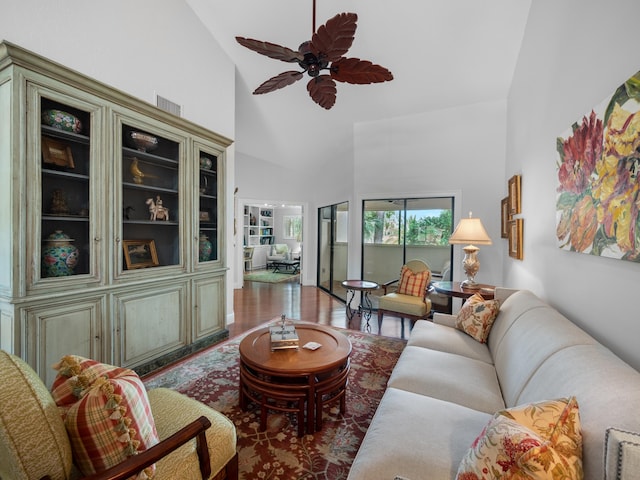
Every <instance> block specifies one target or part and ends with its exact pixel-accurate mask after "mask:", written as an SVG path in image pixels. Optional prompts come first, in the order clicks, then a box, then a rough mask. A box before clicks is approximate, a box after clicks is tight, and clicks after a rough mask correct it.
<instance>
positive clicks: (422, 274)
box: [378, 260, 431, 331]
mask: <svg viewBox="0 0 640 480" xmlns="http://www.w3.org/2000/svg"><path fill="white" fill-rule="evenodd" d="M430 283H431V270H430V269H429V265H427V264H426V263H425V262H423V261H422V260H409V261H408V262H407V263H406V264H405V265H403V266H402V269H401V270H400V278H396V279H394V280H391V281H388V282H386V283H383V284H382V288H383V290H384V295H382V296H381V297H380V299H379V300H378V331H380V329H382V320H383V318H384V314H385V313H386V314H389V315H392V316H394V317H400V319H401V321H403V322H404V319H405V318H408V319H410V320H411V325H412V326H413V324H414V323H415V322H416V320H420V319H426V318H428V317H429V313H430V312H431V300H430V299H429V298H428V297H427V289H428V288H429V284H430ZM395 284H397V287H396V285H395ZM394 287H395V291H392V290H393V289H394Z"/></svg>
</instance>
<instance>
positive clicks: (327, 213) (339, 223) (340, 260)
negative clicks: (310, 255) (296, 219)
mask: <svg viewBox="0 0 640 480" xmlns="http://www.w3.org/2000/svg"><path fill="white" fill-rule="evenodd" d="M348 227H349V203H348V202H344V203H338V204H334V205H329V206H326V207H321V208H319V209H318V279H317V280H318V286H319V287H320V288H321V289H323V290H325V291H327V292H328V293H330V294H332V295H335V296H336V297H338V298H340V299H342V300H345V301H346V291H345V290H344V288H342V282H343V281H344V280H346V279H347V250H348V246H349V243H348V236H347V233H348Z"/></svg>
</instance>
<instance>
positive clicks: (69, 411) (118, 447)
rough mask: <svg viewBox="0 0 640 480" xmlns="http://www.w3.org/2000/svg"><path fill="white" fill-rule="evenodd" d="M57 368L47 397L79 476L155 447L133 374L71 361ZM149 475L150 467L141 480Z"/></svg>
mask: <svg viewBox="0 0 640 480" xmlns="http://www.w3.org/2000/svg"><path fill="white" fill-rule="evenodd" d="M57 367H58V368H59V370H58V376H57V377H56V379H55V380H54V383H53V387H52V396H53V398H54V400H56V403H57V404H58V406H59V407H60V409H61V412H62V414H63V419H64V423H65V426H66V428H67V433H68V435H69V440H70V441H71V444H72V448H73V458H74V463H75V464H76V466H77V467H78V469H79V470H80V471H81V472H82V473H83V474H85V475H90V474H92V473H95V472H101V471H103V470H106V469H107V468H109V467H112V466H113V465H116V464H118V463H121V462H122V461H124V460H126V459H127V457H130V456H132V455H135V454H137V453H139V452H141V451H144V450H146V449H147V448H149V447H151V446H153V445H155V444H156V443H158V435H157V433H156V429H155V425H154V421H153V416H152V414H151V407H150V406H149V400H148V398H147V393H146V390H145V387H144V385H143V384H142V381H141V380H140V378H139V377H138V375H137V374H136V373H135V372H134V371H133V370H129V369H126V368H121V367H115V366H112V365H107V364H101V363H100V362H96V361H95V360H91V359H86V358H83V357H79V356H76V355H67V356H65V357H64V358H63V359H62V360H61V361H60V363H59V364H58V365H57ZM70 392H71V393H72V395H71V396H70ZM72 396H73V397H75V398H76V400H75V402H74V401H72V398H71V397H72ZM154 472H155V465H152V466H150V467H147V468H146V469H145V471H144V475H146V476H147V477H151V476H153V474H154ZM141 475H142V474H141ZM141 478H145V477H144V476H142V477H141Z"/></svg>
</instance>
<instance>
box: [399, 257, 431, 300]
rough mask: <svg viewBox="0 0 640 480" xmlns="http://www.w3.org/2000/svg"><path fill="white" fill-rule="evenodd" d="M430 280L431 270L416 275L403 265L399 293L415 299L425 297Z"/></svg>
mask: <svg viewBox="0 0 640 480" xmlns="http://www.w3.org/2000/svg"><path fill="white" fill-rule="evenodd" d="M430 280H431V271H430V270H425V271H424V272H419V273H414V272H413V271H412V270H411V269H410V268H409V267H407V266H406V265H403V266H402V270H400V282H399V283H398V290H397V292H398V293H401V294H403V295H411V296H413V297H424V295H425V292H426V290H427V285H429V281H430Z"/></svg>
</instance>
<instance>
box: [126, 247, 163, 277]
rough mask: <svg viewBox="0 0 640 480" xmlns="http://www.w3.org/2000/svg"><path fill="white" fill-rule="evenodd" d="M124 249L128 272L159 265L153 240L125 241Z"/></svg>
mask: <svg viewBox="0 0 640 480" xmlns="http://www.w3.org/2000/svg"><path fill="white" fill-rule="evenodd" d="M122 248H123V249H124V261H125V264H126V266H127V270H133V269H136V268H145V267H157V266H158V265H159V263H158V253H157V252H156V242H154V241H153V240H124V241H123V242H122Z"/></svg>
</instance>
